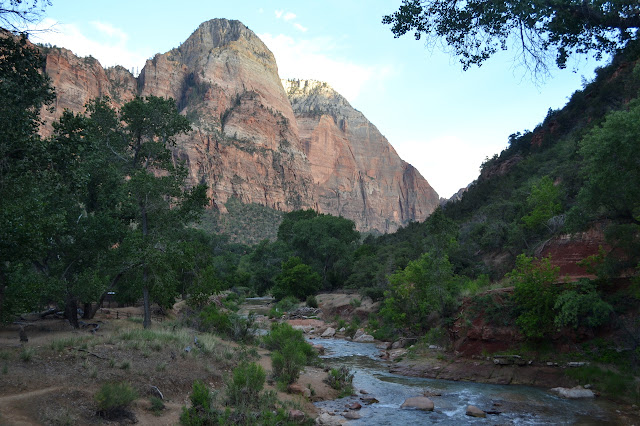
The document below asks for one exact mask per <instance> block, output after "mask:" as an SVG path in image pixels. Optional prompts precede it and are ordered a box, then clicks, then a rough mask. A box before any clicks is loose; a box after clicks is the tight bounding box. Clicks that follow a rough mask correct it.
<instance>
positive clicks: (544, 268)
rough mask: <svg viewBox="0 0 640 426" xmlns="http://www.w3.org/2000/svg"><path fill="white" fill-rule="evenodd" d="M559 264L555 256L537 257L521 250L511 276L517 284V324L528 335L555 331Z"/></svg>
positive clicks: (537, 337) (515, 284)
mask: <svg viewBox="0 0 640 426" xmlns="http://www.w3.org/2000/svg"><path fill="white" fill-rule="evenodd" d="M558 275H559V268H558V267H553V266H551V259H550V258H544V259H540V260H539V261H534V259H533V258H531V257H528V256H526V255H524V254H521V255H520V256H518V258H517V259H516V267H515V269H514V270H513V271H511V272H510V273H509V274H507V276H508V277H509V278H510V279H511V281H512V282H513V285H514V286H515V290H514V298H515V302H516V306H517V309H518V311H519V316H518V319H517V320H516V324H518V326H519V327H520V329H521V330H522V332H523V333H524V334H525V336H527V337H529V338H534V339H540V338H542V337H544V336H545V335H547V334H549V333H550V332H552V331H553V320H554V317H555V312H554V307H555V303H556V297H557V296H558V293H559V290H560V288H559V286H558V285H557V282H558Z"/></svg>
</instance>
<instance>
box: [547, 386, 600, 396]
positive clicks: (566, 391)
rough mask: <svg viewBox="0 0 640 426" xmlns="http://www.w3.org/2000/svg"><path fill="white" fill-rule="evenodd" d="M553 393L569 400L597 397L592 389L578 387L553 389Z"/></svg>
mask: <svg viewBox="0 0 640 426" xmlns="http://www.w3.org/2000/svg"><path fill="white" fill-rule="evenodd" d="M551 392H553V393H557V394H558V395H560V396H561V397H563V398H567V399H580V398H594V397H595V396H596V394H595V393H594V392H593V391H592V390H591V389H585V388H583V387H582V386H576V387H574V388H553V389H551Z"/></svg>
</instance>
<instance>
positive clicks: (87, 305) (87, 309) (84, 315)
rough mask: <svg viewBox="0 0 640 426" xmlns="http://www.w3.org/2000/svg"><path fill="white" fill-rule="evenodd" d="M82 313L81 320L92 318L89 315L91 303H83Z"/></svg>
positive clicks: (91, 310) (91, 309) (91, 308)
mask: <svg viewBox="0 0 640 426" xmlns="http://www.w3.org/2000/svg"><path fill="white" fill-rule="evenodd" d="M83 306H84V307H83V311H82V319H86V320H88V319H91V318H93V315H91V312H93V307H92V306H91V302H84V303H83Z"/></svg>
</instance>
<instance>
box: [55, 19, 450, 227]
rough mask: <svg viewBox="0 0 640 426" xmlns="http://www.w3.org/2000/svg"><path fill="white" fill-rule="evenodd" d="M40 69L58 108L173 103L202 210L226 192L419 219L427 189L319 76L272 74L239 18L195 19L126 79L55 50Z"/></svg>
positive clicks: (431, 205)
mask: <svg viewBox="0 0 640 426" xmlns="http://www.w3.org/2000/svg"><path fill="white" fill-rule="evenodd" d="M46 53H47V65H46V72H47V73H48V74H49V75H50V76H51V78H52V81H53V83H54V86H55V87H56V92H57V93H58V99H57V101H56V105H55V111H54V112H53V114H52V115H51V116H50V118H55V117H57V116H60V115H61V114H62V111H63V110H64V109H65V108H69V109H71V110H73V111H77V112H80V111H83V109H84V108H83V106H84V104H85V102H87V101H89V100H90V99H92V98H94V97H97V96H105V95H107V96H109V97H110V98H111V99H112V101H113V103H114V106H116V107H118V106H121V105H123V104H124V103H125V102H127V101H128V100H130V99H132V98H133V97H134V96H148V95H155V96H162V97H171V98H173V99H175V100H176V103H177V105H178V109H179V110H180V112H181V113H182V114H184V115H186V116H187V117H188V118H189V119H190V120H191V122H192V125H193V129H194V130H193V132H191V133H190V134H189V135H187V136H183V137H181V138H180V139H179V140H178V143H177V146H176V147H175V149H174V155H175V157H176V158H177V159H180V160H182V161H184V162H185V164H186V166H187V168H188V170H189V178H190V182H191V183H192V184H195V183H206V184H207V186H208V188H209V194H208V195H209V196H210V197H211V199H212V208H217V209H219V210H220V211H221V212H223V213H224V212H226V209H225V203H226V202H227V201H228V200H230V199H235V200H239V201H241V202H242V203H245V204H246V203H257V204H261V205H264V206H267V207H270V208H273V209H276V210H279V211H291V210H295V209H300V208H314V209H316V210H317V211H319V212H321V213H330V214H333V215H341V216H344V217H346V218H349V219H352V220H353V221H354V222H355V223H356V226H357V228H358V229H359V230H362V231H372V230H375V231H379V232H389V231H394V230H396V229H397V228H398V227H399V226H403V225H405V224H407V223H408V222H409V221H420V220H424V219H425V218H426V217H427V216H428V215H429V214H430V213H431V212H432V211H433V210H434V209H435V208H436V206H437V205H438V196H437V194H436V193H435V191H434V190H433V189H432V188H431V187H430V186H429V184H428V183H427V181H426V180H425V179H424V178H423V177H422V176H420V174H419V173H418V171H417V170H416V169H415V168H413V167H412V166H411V165H409V164H407V163H405V162H404V161H402V159H400V157H399V156H398V155H397V153H396V152H395V150H394V149H393V147H392V146H391V145H390V144H389V142H388V141H387V140H386V138H384V136H382V135H381V134H380V132H379V131H378V130H377V129H376V127H375V126H374V125H373V124H371V123H370V122H369V121H368V120H367V119H366V117H365V116H364V115H363V114H362V113H361V112H359V111H357V110H356V109H354V108H353V107H352V106H351V105H350V104H349V102H347V100H346V99H345V98H344V97H343V96H341V95H340V94H339V93H338V92H336V91H335V90H333V89H332V88H331V86H329V85H328V84H327V83H323V82H320V81H315V80H286V81H281V79H280V77H279V75H278V68H277V65H276V61H275V58H274V56H273V54H272V53H271V51H270V50H269V49H268V48H267V46H266V45H265V44H264V43H263V42H262V41H261V40H260V38H258V36H256V35H255V34H254V33H253V32H252V31H251V30H250V29H248V28H247V27H246V26H245V25H243V24H242V23H241V22H239V21H231V20H226V19H212V20H209V21H206V22H203V23H202V24H201V25H200V26H199V27H198V28H197V29H196V30H195V31H194V32H193V33H192V34H191V35H190V36H189V38H188V39H187V40H186V41H185V42H184V43H182V44H181V45H180V46H179V47H177V48H175V49H172V50H170V51H169V52H166V53H163V54H157V55H155V57H153V59H150V60H148V61H147V62H146V64H145V66H144V68H143V69H142V71H141V72H140V75H139V76H138V78H137V79H136V78H135V77H134V76H133V75H131V74H130V73H129V72H127V71H126V70H124V69H123V68H110V69H107V70H105V69H103V68H102V67H101V66H100V65H99V63H97V61H95V60H93V61H91V60H87V59H86V58H85V59H80V58H77V57H76V56H74V55H73V54H72V53H71V52H68V51H63V50H61V49H58V50H55V49H50V51H47V52H46Z"/></svg>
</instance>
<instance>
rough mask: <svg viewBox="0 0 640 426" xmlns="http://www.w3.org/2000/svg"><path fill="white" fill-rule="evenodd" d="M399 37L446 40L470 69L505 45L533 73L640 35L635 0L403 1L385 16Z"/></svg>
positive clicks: (606, 50) (617, 46)
mask: <svg viewBox="0 0 640 426" xmlns="http://www.w3.org/2000/svg"><path fill="white" fill-rule="evenodd" d="M382 22H383V23H385V24H390V25H391V26H392V27H391V31H392V32H393V34H394V35H395V36H396V37H400V36H402V35H404V34H406V33H411V32H413V35H414V37H415V38H416V39H417V40H419V39H421V38H422V37H425V38H426V40H427V43H428V44H432V45H433V44H436V43H440V42H442V44H444V45H447V46H449V47H450V48H451V51H452V53H453V54H454V55H455V56H458V57H459V58H460V62H461V63H462V66H463V68H464V69H465V70H466V69H468V68H469V67H470V66H472V65H478V66H480V65H482V64H483V63H484V61H485V60H487V59H488V58H490V57H491V56H493V55H494V54H495V53H496V52H498V51H501V50H508V49H515V50H516V57H517V58H519V60H520V61H521V62H522V63H523V64H524V65H525V66H527V67H528V68H529V69H530V70H531V71H532V72H533V73H534V74H540V73H546V72H547V71H548V63H549V62H550V60H555V62H556V64H557V65H558V67H560V68H564V67H565V66H566V64H567V59H568V58H569V57H570V56H571V55H573V54H589V53H593V54H594V56H595V57H596V58H597V59H599V58H600V57H601V56H602V54H604V53H613V52H615V51H616V50H618V49H621V48H623V47H624V46H625V45H626V44H627V43H628V42H629V41H630V40H634V39H636V38H637V37H638V28H640V4H639V3H638V2H637V0H616V1H604V0H534V1H523V0H507V1H504V0H469V1H455V0H404V1H403V2H402V5H401V6H400V8H399V9H398V10H397V11H396V12H394V13H392V14H390V15H387V16H385V17H384V18H383V21H382Z"/></svg>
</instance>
